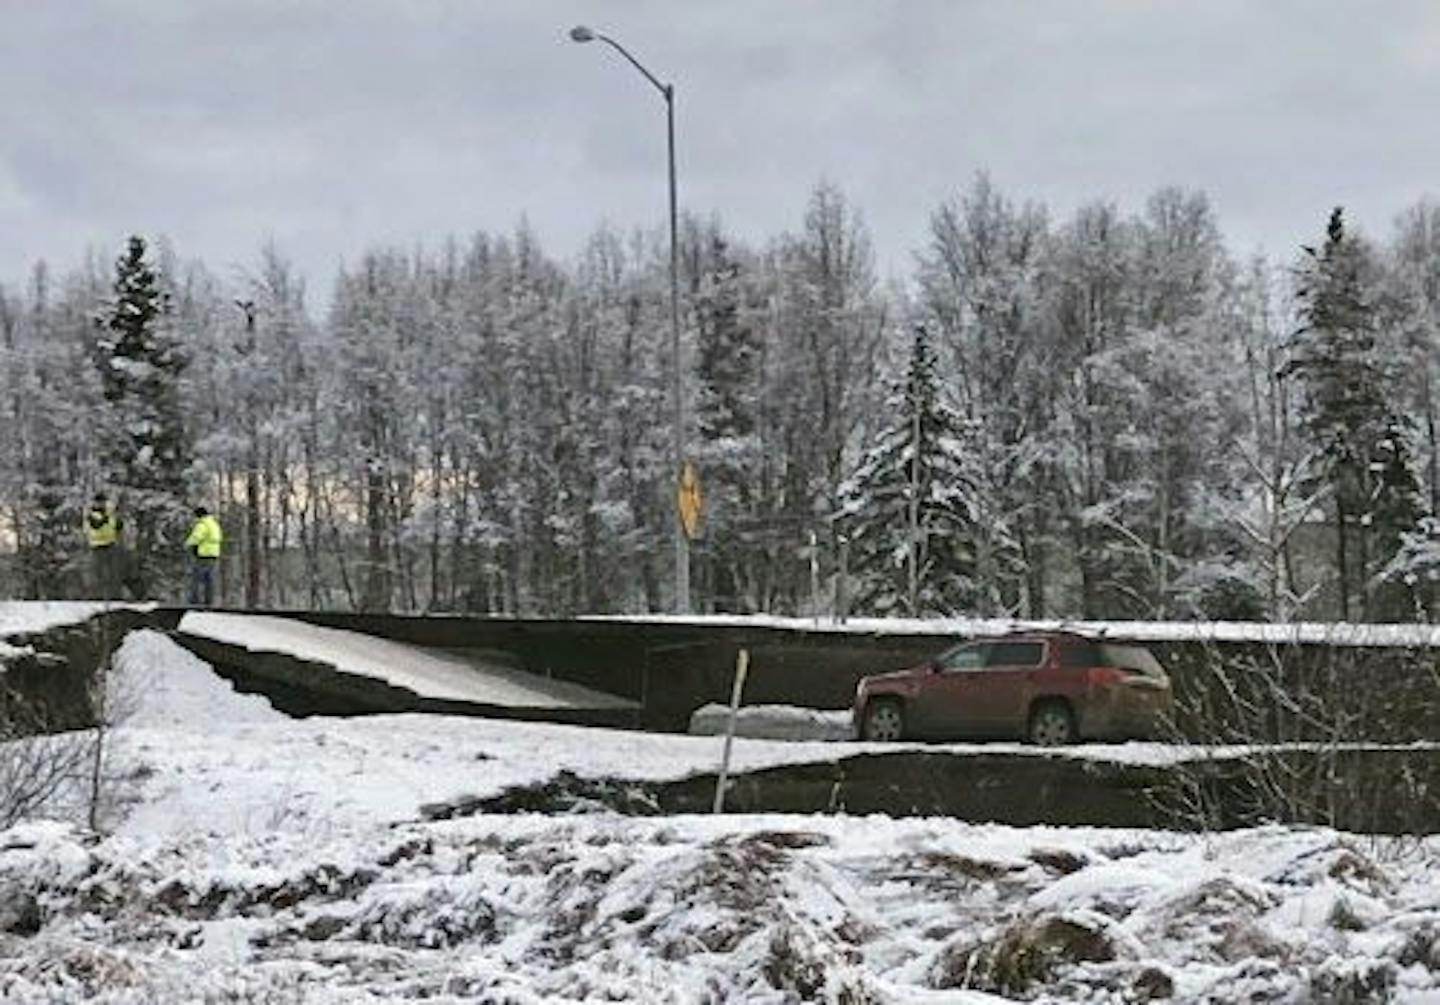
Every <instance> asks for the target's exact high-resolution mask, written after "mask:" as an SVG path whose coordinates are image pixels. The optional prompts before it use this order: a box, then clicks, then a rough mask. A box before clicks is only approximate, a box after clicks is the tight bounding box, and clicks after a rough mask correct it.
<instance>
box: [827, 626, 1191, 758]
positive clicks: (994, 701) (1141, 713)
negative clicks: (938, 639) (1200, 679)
mask: <svg viewBox="0 0 1440 1005" xmlns="http://www.w3.org/2000/svg"><path fill="white" fill-rule="evenodd" d="M1173 705H1174V697H1173V695H1172V693H1171V690H1170V678H1169V676H1168V675H1167V674H1166V673H1165V671H1164V669H1163V668H1161V666H1160V664H1159V663H1158V662H1157V661H1156V659H1155V657H1154V656H1153V655H1151V654H1150V651H1149V650H1148V649H1146V648H1145V647H1144V646H1139V645H1134V644H1131V643H1121V642H1107V641H1104V640H1102V639H1094V638H1088V637H1086V636H1083V635H1078V634H1075V633H1072V632H1026V633H1023V634H1019V633H1017V634H1014V635H1005V636H1002V637H997V638H980V639H972V640H970V641H968V642H962V643H960V644H959V645H956V646H952V647H951V648H949V649H947V650H945V651H944V652H943V653H941V654H940V655H939V656H936V657H935V658H934V659H932V660H930V661H929V662H927V663H923V664H921V665H920V666H918V667H913V668H911V669H909V670H899V671H896V672H895V673H883V674H874V675H872V676H869V677H864V678H862V679H861V681H860V684H859V686H858V687H857V688H856V689H855V713H854V715H855V732H856V735H857V736H859V737H860V739H862V740H902V739H917V740H918V739H925V740H949V739H959V738H981V737H984V738H1005V739H1017V738H1024V739H1026V740H1029V741H1030V742H1031V743H1036V744H1041V745H1043V746H1053V745H1056V744H1062V743H1074V742H1075V741H1077V740H1082V739H1084V740H1102V739H1103V740H1123V739H1132V738H1136V737H1149V736H1154V735H1156V732H1157V730H1158V728H1159V726H1160V725H1161V723H1163V722H1164V721H1165V719H1166V718H1167V717H1168V716H1169V715H1170V713H1171V711H1172V709H1173Z"/></svg>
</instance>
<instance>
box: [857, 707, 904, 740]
mask: <svg viewBox="0 0 1440 1005" xmlns="http://www.w3.org/2000/svg"><path fill="white" fill-rule="evenodd" d="M904 737H905V710H904V709H902V708H901V707H900V703H899V702H898V701H895V700H894V699H893V698H877V699H876V700H875V701H872V702H871V703H870V704H868V705H866V706H865V717H864V718H863V719H862V720H861V721H860V739H862V740H873V741H875V742H878V743H894V742H895V741H896V740H901V739H904Z"/></svg>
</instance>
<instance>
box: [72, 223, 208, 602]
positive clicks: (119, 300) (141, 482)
mask: <svg viewBox="0 0 1440 1005" xmlns="http://www.w3.org/2000/svg"><path fill="white" fill-rule="evenodd" d="M168 314H169V303H168V298H167V296H166V294H165V292H164V290H163V289H162V287H161V281H160V276H159V274H158V273H157V272H156V270H155V268H154V267H153V266H152V265H151V264H150V263H149V262H148V261H147V260H146V258H145V241H144V240H143V239H142V238H140V237H131V238H130V241H129V244H128V246H127V247H126V250H125V253H124V254H123V255H121V256H120V258H119V260H118V261H117V262H116V265H115V284H114V298H113V300H111V302H110V304H109V307H108V310H107V311H106V312H105V314H104V316H103V317H102V318H101V319H100V324H99V333H98V336H97V338H96V340H95V356H94V359H95V366H96V368H97V370H98V371H99V374H100V386H101V391H102V393H103V395H104V399H105V403H106V409H105V413H104V414H103V416H102V417H101V418H100V419H99V422H100V424H101V428H100V429H99V430H98V433H99V435H100V440H101V442H102V444H103V456H102V459H101V460H102V469H103V471H104V473H105V480H106V481H107V482H108V483H109V484H110V486H111V487H112V488H114V489H115V494H116V495H117V497H118V501H119V505H120V507H121V510H122V519H124V521H125V522H126V524H127V526H128V529H127V536H128V537H129V539H130V541H131V542H132V544H133V547H134V562H133V566H132V569H131V584H132V588H133V589H134V591H135V592H136V593H138V594H139V595H141V596H151V595H153V593H154V591H155V590H156V589H158V588H161V587H162V586H163V585H164V584H165V581H166V579H167V578H169V577H171V576H172V575H173V574H174V572H175V571H176V569H177V567H178V560H179V558H180V557H181V556H180V554H179V550H180V544H179V538H180V536H181V535H182V534H183V530H184V516H185V511H186V510H185V472H186V468H187V466H188V463H189V453H190V451H189V443H188V440H187V436H186V429H185V423H184V417H183V415H182V412H181V406H180V389H179V379H180V375H181V373H182V372H183V371H184V369H185V365H186V359H185V355H184V353H183V351H182V349H181V346H180V344H179V342H178V340H177V339H176V338H175V335H174V332H173V331H172V330H171V328H170V326H169V325H168V324H167V317H168Z"/></svg>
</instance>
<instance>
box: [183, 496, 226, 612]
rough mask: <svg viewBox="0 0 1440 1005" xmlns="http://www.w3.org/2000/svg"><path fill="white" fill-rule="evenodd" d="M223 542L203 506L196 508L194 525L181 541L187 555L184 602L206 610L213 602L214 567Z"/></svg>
mask: <svg viewBox="0 0 1440 1005" xmlns="http://www.w3.org/2000/svg"><path fill="white" fill-rule="evenodd" d="M224 541H225V535H224V533H222V532H221V530H220V521H219V520H217V519H215V517H213V516H211V515H210V511H209V510H208V509H206V508H205V507H204V506H196V507H195V523H194V524H193V525H192V526H191V528H190V536H189V537H187V538H186V539H185V549H186V550H187V551H189V552H190V586H189V591H188V595H187V596H186V601H187V602H188V603H190V604H192V605H198V604H204V605H205V606H206V607H209V606H211V605H212V604H214V603H215V566H216V565H218V564H219V562H220V545H221V544H223V543H224Z"/></svg>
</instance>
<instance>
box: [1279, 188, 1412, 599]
mask: <svg viewBox="0 0 1440 1005" xmlns="http://www.w3.org/2000/svg"><path fill="white" fill-rule="evenodd" d="M1304 252H1305V261H1304V263H1303V264H1302V267H1301V269H1300V273H1299V278H1300V286H1299V290H1298V298H1299V303H1300V319H1301V324H1300V328H1299V330H1298V331H1297V332H1296V335H1295V338H1294V340H1293V344H1292V355H1291V359H1290V362H1289V364H1288V367H1287V368H1288V370H1289V371H1290V372H1292V373H1294V374H1296V375H1297V376H1298V377H1299V378H1300V381H1301V384H1302V387H1303V388H1304V392H1305V395H1304V401H1303V403H1302V406H1301V413H1300V428H1301V431H1302V433H1303V435H1304V436H1305V438H1306V439H1307V440H1308V441H1309V443H1310V445H1311V448H1312V451H1313V454H1314V457H1315V461H1314V463H1313V464H1312V465H1311V471H1310V475H1309V480H1310V482H1311V484H1312V485H1317V486H1318V485H1324V486H1325V487H1327V488H1328V490H1329V502H1328V505H1329V508H1330V510H1331V513H1332V515H1333V518H1334V522H1335V549H1336V558H1335V566H1336V571H1337V573H1338V583H1339V614H1340V617H1341V618H1343V619H1346V620H1348V619H1350V618H1351V617H1352V616H1359V617H1361V618H1364V619H1367V620H1372V619H1377V618H1386V617H1394V616H1396V615H1397V614H1404V613H1406V612H1407V609H1408V608H1409V606H1410V605H1409V603H1408V602H1407V601H1406V600H1405V599H1404V598H1400V597H1396V596H1393V595H1386V593H1387V591H1384V590H1381V589H1379V588H1378V587H1379V586H1380V582H1379V577H1378V574H1379V573H1380V572H1381V571H1382V570H1384V569H1385V568H1386V567H1387V565H1388V564H1389V563H1390V561H1391V559H1392V558H1393V557H1394V556H1395V553H1396V552H1397V550H1399V548H1400V543H1401V540H1402V537H1403V536H1404V535H1406V534H1409V533H1412V532H1414V531H1415V529H1416V528H1417V526H1418V525H1419V523H1420V520H1421V518H1422V517H1423V516H1424V512H1423V500H1422V498H1421V494H1420V485H1419V482H1418V480H1417V479H1416V477H1415V473H1414V469H1413V465H1412V462H1411V452H1410V447H1409V438H1410V430H1409V421H1408V419H1407V418H1406V416H1404V415H1403V414H1402V413H1400V412H1398V411H1397V410H1396V409H1395V407H1394V406H1393V404H1392V403H1393V402H1394V401H1396V399H1397V392H1398V383H1397V380H1396V375H1395V374H1394V373H1392V372H1390V369H1389V368H1388V367H1387V366H1386V365H1385V358H1384V354H1383V353H1382V352H1381V351H1380V349H1379V348H1378V346H1377V337H1378V335H1379V330H1378V328H1379V325H1378V320H1377V319H1378V311H1377V310H1376V307H1375V305H1374V304H1373V303H1372V301H1371V298H1370V295H1369V290H1368V289H1367V282H1366V279H1367V277H1366V269H1367V265H1368V262H1367V259H1366V251H1365V248H1364V247H1363V246H1362V245H1360V244H1359V243H1358V242H1356V240H1355V239H1354V238H1353V237H1351V236H1349V235H1348V234H1346V232H1345V224H1344V218H1343V215H1342V211H1341V210H1340V209H1339V208H1336V209H1335V211H1334V212H1333V213H1331V215H1330V222H1329V225H1328V226H1327V228H1326V240H1325V244H1324V246H1323V247H1322V248H1321V249H1320V250H1319V251H1316V250H1315V249H1313V248H1308V247H1307V248H1305V249H1304ZM1357 587H1358V588H1359V593H1360V603H1359V604H1358V605H1357V604H1354V603H1352V597H1353V596H1354V595H1355V593H1356V592H1357V589H1356V588H1357Z"/></svg>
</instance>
